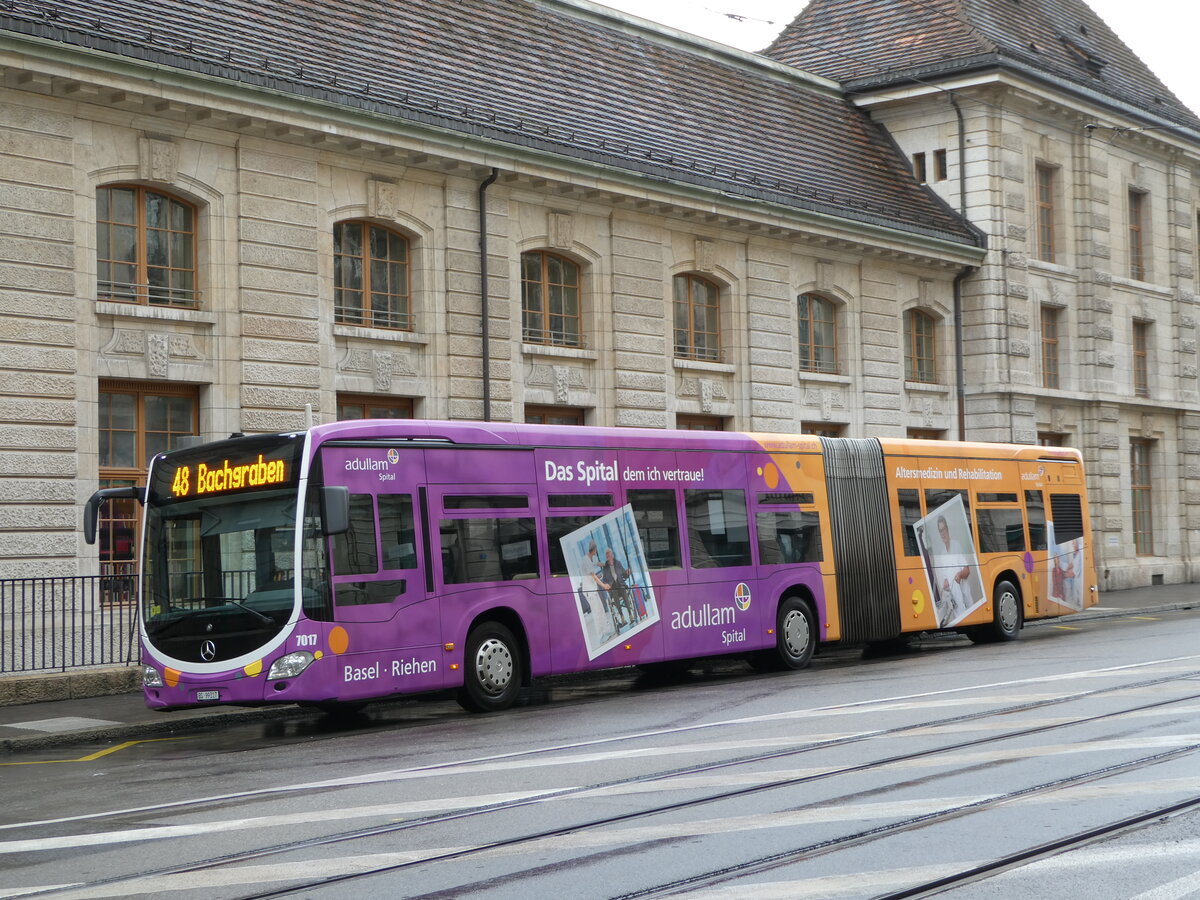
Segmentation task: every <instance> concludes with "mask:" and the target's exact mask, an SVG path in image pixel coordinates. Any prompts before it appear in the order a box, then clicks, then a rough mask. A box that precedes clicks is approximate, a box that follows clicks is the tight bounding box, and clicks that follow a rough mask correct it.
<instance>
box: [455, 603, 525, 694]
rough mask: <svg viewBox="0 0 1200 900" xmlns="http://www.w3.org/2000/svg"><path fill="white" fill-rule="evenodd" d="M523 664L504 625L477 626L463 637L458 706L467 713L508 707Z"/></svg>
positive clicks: (516, 645)
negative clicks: (462, 670)
mask: <svg viewBox="0 0 1200 900" xmlns="http://www.w3.org/2000/svg"><path fill="white" fill-rule="evenodd" d="M523 666H524V658H523V657H522V655H521V648H520V645H519V644H518V643H517V639H516V638H515V637H514V636H513V633H512V631H510V630H509V628H508V627H507V626H505V625H502V624H501V623H499V622H483V623H481V624H480V625H477V626H476V627H475V628H474V630H473V631H472V632H471V634H470V635H469V636H468V637H467V652H466V658H465V659H464V660H463V669H464V670H465V671H464V672H463V686H462V690H461V691H459V694H458V703H459V705H460V706H462V707H463V709H466V710H470V711H471V712H499V711H500V710H502V709H508V707H510V706H512V705H513V702H514V701H516V699H517V694H519V693H520V691H521V681H522V678H523V673H524V670H523Z"/></svg>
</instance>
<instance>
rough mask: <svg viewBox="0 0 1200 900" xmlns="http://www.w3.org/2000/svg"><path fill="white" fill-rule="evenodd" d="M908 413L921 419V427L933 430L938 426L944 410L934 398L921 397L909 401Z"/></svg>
mask: <svg viewBox="0 0 1200 900" xmlns="http://www.w3.org/2000/svg"><path fill="white" fill-rule="evenodd" d="M908 411H909V413H910V414H913V415H917V416H920V417H921V426H922V427H923V428H932V427H933V426H934V425H936V424H937V420H938V417H939V416H940V414H941V411H942V410H941V403H939V402H938V401H937V399H935V398H934V397H928V396H920V397H912V398H910V399H909V401H908Z"/></svg>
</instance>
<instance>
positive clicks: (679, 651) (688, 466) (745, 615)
mask: <svg viewBox="0 0 1200 900" xmlns="http://www.w3.org/2000/svg"><path fill="white" fill-rule="evenodd" d="M758 464H759V461H757V460H754V459H750V458H748V457H747V455H746V454H740V453H685V452H681V453H677V454H675V465H674V471H676V472H678V473H680V482H681V483H680V490H679V494H680V495H681V499H682V501H683V516H684V518H683V528H682V531H683V534H684V538H685V541H684V553H683V563H684V566H685V568H686V572H687V589H686V591H680V590H676V591H672V592H664V597H663V615H664V617H665V618H666V619H667V627H666V628H665V629H664V631H663V637H664V640H665V648H664V649H665V651H666V655H667V656H668V657H672V658H686V657H689V656H704V655H709V654H714V653H733V652H737V651H738V650H749V649H751V648H752V647H753V649H759V648H760V647H761V646H762V639H763V636H764V635H765V634H766V630H767V628H768V627H771V626H773V625H774V621H773V620H774V609H773V608H772V609H770V610H769V613H770V615H769V617H768V618H769V619H770V620H771V623H770V625H764V624H763V623H764V621H765V620H764V618H763V615H764V611H768V610H767V607H768V606H771V604H770V603H768V602H767V600H766V598H763V597H759V602H758V603H757V604H756V603H754V599H755V596H756V595H758V594H759V586H760V585H759V581H758V570H757V568H756V567H755V566H754V559H753V550H752V549H751V548H752V544H753V541H752V540H751V530H750V518H749V515H750V511H749V502H750V500H751V498H750V497H748V496H747V493H748V491H747V487H748V482H747V474H748V473H747V467H748V466H757V465H758Z"/></svg>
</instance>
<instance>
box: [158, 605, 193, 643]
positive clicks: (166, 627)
mask: <svg viewBox="0 0 1200 900" xmlns="http://www.w3.org/2000/svg"><path fill="white" fill-rule="evenodd" d="M201 611H202V610H198V609H185V610H183V611H181V612H180V613H179V615H178V616H176V617H175V618H174V619H172V620H171V621H169V622H157V621H155V620H154V619H151V620H150V621H148V622H146V631H148V632H149V633H150V634H151V635H152V636H154V637H162V636H163V635H165V634H168V633H169V632H172V631H174V630H175V629H176V628H177V627H178V626H180V625H182V624H183V623H184V622H186V621H188V620H189V619H190V618H192V616H194V615H196V613H198V612H201Z"/></svg>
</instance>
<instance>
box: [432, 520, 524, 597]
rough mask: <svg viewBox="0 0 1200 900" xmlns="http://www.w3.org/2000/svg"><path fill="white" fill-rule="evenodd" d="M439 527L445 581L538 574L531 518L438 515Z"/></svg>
mask: <svg viewBox="0 0 1200 900" xmlns="http://www.w3.org/2000/svg"><path fill="white" fill-rule="evenodd" d="M439 531H440V532H441V538H442V581H443V582H444V583H445V584H470V583H475V582H481V581H512V580H517V579H529V578H537V577H538V564H537V526H536V524H535V522H534V520H533V519H532V518H525V517H522V518H503V519H502V518H493V517H490V516H489V517H481V518H477V519H442V520H441V522H440V524H439Z"/></svg>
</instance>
